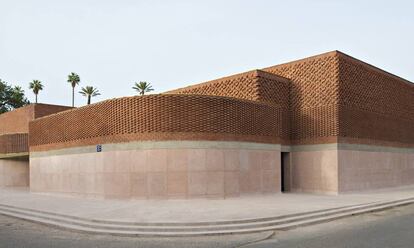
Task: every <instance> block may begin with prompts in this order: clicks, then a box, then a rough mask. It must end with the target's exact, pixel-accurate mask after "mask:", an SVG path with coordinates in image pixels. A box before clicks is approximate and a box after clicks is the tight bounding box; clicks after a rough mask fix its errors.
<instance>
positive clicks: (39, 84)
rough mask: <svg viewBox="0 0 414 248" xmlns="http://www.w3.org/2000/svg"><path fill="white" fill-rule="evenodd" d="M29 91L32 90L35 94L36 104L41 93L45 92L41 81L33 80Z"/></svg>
mask: <svg viewBox="0 0 414 248" xmlns="http://www.w3.org/2000/svg"><path fill="white" fill-rule="evenodd" d="M29 89H31V90H32V91H33V93H34V94H35V97H36V100H35V102H36V103H37V95H38V94H39V91H41V90H43V84H42V82H41V81H39V80H33V81H32V82H30V83H29Z"/></svg>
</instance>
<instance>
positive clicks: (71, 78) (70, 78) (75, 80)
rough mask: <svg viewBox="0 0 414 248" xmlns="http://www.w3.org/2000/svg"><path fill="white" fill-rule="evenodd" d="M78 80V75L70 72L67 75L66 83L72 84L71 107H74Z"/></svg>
mask: <svg viewBox="0 0 414 248" xmlns="http://www.w3.org/2000/svg"><path fill="white" fill-rule="evenodd" d="M79 82H80V78H79V75H78V74H76V73H74V72H72V73H71V74H69V75H68V83H70V84H71V85H72V107H75V87H76V85H78V84H79Z"/></svg>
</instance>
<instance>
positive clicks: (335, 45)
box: [0, 0, 414, 106]
mask: <svg viewBox="0 0 414 248" xmlns="http://www.w3.org/2000/svg"><path fill="white" fill-rule="evenodd" d="M0 11H1V13H0V79H2V80H4V81H7V82H9V83H11V84H13V85H20V86H22V87H23V88H24V89H25V91H26V95H27V96H28V97H29V100H31V101H34V95H33V93H32V92H31V91H30V90H29V89H28V85H29V82H30V81H32V80H34V79H37V80H41V81H42V82H43V84H44V86H45V88H44V90H43V91H41V92H40V94H39V102H41V103H50V104H60V105H70V104H71V86H70V84H69V83H67V75H68V74H69V73H70V72H76V73H77V74H79V75H80V78H81V82H80V85H79V86H78V87H77V88H76V91H79V90H80V88H81V87H84V86H87V85H91V86H94V87H97V88H98V89H99V91H100V92H101V96H99V97H96V98H94V99H93V100H92V101H93V102H96V101H101V100H105V99H110V98H114V97H122V96H131V95H134V94H136V93H135V92H134V90H133V89H132V86H133V84H134V82H139V81H147V82H150V83H151V84H152V85H153V87H154V88H155V93H161V92H164V91H167V90H171V89H174V88H177V87H183V86H187V85H190V84H195V83H200V82H204V81H208V80H212V79H216V78H219V77H223V76H229V75H232V74H236V73H241V72H244V71H249V70H253V69H260V68H263V67H268V66H271V65H276V64H280V63H284V62H289V61H291V60H295V59H301V58H304V57H308V56H312V55H316V54H320V53H324V52H328V51H332V50H339V51H342V52H344V53H347V54H349V55H351V56H353V57H356V58H358V59H361V60H363V61H365V62H368V63H370V64H373V65H375V66H377V67H380V68H381V69H384V70H386V71H388V72H391V73H393V74H396V75H398V76H400V77H403V78H405V79H407V80H409V81H411V82H414V67H413V62H412V61H413V60H412V58H413V57H414V46H413V44H414V14H413V11H414V1H398V0H394V1H381V0H375V1H369V0H367V1H363V0H359V1H353V0H347V1H346V0H337V1H335V0H307V1H305V0H304V1H295V0H293V1H285V0H284V1H278V0H273V1H271V0H254V1H253V0H249V1H247V0H246V1H244V0H239V1H236V0H217V1H216V0H206V1H197V0H188V1H186V0H182V1H180V0H176V1H173V0H169V1H167V0H164V1H161V0H152V1H140V0H135V1H132V0H60V1H56V0H36V1H34V0H0ZM85 103H86V99H85V98H84V97H82V96H81V95H80V94H77V95H76V100H75V105H77V106H82V105H85Z"/></svg>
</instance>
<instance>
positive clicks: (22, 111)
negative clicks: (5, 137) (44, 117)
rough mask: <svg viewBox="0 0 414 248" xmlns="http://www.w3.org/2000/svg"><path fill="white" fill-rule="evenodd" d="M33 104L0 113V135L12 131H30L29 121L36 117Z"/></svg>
mask: <svg viewBox="0 0 414 248" xmlns="http://www.w3.org/2000/svg"><path fill="white" fill-rule="evenodd" d="M33 112H34V107H33V105H29V106H25V107H22V108H18V109H15V110H13V111H11V112H6V113H3V114H0V135H2V134H12V133H28V132H29V121H31V120H33V118H34V113H33Z"/></svg>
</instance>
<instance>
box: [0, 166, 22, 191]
mask: <svg viewBox="0 0 414 248" xmlns="http://www.w3.org/2000/svg"><path fill="white" fill-rule="evenodd" d="M27 186H29V161H28V160H13V159H0V187H27Z"/></svg>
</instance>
